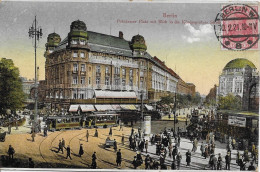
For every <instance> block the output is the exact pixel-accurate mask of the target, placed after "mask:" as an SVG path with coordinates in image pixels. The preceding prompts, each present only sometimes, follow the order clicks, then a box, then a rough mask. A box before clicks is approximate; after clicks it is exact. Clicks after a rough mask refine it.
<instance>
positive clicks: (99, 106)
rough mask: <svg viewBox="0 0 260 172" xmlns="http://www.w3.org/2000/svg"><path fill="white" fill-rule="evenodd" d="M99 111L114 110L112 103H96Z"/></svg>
mask: <svg viewBox="0 0 260 172" xmlns="http://www.w3.org/2000/svg"><path fill="white" fill-rule="evenodd" d="M95 107H96V109H97V111H107V110H113V108H112V106H111V105H95Z"/></svg>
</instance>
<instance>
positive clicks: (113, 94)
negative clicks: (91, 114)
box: [95, 90, 137, 99]
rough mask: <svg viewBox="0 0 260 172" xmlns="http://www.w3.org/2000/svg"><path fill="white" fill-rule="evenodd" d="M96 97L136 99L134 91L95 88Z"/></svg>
mask: <svg viewBox="0 0 260 172" xmlns="http://www.w3.org/2000/svg"><path fill="white" fill-rule="evenodd" d="M95 96H96V98H125V99H136V98H137V96H136V94H135V92H129V91H126V92H124V91H99V90H98V91H97V90H95Z"/></svg>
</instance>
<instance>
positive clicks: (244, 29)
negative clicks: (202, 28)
mask: <svg viewBox="0 0 260 172" xmlns="http://www.w3.org/2000/svg"><path fill="white" fill-rule="evenodd" d="M215 23H216V24H215V25H214V30H215V35H216V37H217V39H218V40H219V41H220V43H221V46H222V48H223V49H229V50H248V49H251V50H258V49H259V47H258V40H259V27H258V24H259V15H258V6H257V5H251V6H249V5H245V4H230V5H227V6H224V7H223V8H222V9H221V10H220V12H219V13H218V14H217V16H216V19H215Z"/></svg>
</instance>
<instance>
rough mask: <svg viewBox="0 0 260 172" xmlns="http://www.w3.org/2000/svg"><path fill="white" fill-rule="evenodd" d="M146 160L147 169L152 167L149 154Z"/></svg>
mask: <svg viewBox="0 0 260 172" xmlns="http://www.w3.org/2000/svg"><path fill="white" fill-rule="evenodd" d="M144 162H145V169H146V170H148V169H151V166H150V163H151V158H150V156H149V155H146V157H145V160H144Z"/></svg>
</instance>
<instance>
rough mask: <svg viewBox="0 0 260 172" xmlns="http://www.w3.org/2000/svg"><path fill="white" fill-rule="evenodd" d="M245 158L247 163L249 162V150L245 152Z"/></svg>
mask: <svg viewBox="0 0 260 172" xmlns="http://www.w3.org/2000/svg"><path fill="white" fill-rule="evenodd" d="M244 158H245V161H246V162H249V155H248V149H247V148H246V149H245V150H244Z"/></svg>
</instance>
